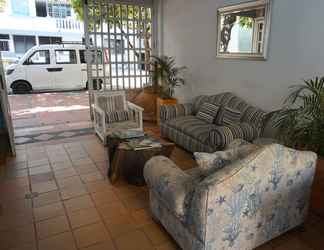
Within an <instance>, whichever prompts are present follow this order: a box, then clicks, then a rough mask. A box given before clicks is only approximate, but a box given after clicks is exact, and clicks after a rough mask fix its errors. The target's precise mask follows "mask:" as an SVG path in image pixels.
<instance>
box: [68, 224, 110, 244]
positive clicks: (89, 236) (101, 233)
mask: <svg viewBox="0 0 324 250" xmlns="http://www.w3.org/2000/svg"><path fill="white" fill-rule="evenodd" d="M73 234H74V237H75V240H76V242H77V246H78V247H79V248H83V247H88V246H91V245H93V244H96V243H99V242H104V241H107V240H110V236H109V234H108V232H107V229H106V228H105V226H104V225H103V223H97V224H92V225H88V226H84V227H81V228H79V229H76V230H74V231H73Z"/></svg>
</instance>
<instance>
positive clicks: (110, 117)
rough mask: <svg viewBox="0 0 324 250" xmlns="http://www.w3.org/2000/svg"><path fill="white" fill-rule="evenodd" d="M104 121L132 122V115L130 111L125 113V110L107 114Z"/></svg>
mask: <svg viewBox="0 0 324 250" xmlns="http://www.w3.org/2000/svg"><path fill="white" fill-rule="evenodd" d="M106 120H107V123H114V122H124V121H129V120H133V113H132V111H127V110H120V111H112V112H107V114H106Z"/></svg>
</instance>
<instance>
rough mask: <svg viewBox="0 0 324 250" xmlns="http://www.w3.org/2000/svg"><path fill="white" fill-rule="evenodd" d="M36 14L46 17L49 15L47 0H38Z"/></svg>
mask: <svg viewBox="0 0 324 250" xmlns="http://www.w3.org/2000/svg"><path fill="white" fill-rule="evenodd" d="M35 7H36V16H39V17H46V16H47V3H46V0H36V1H35Z"/></svg>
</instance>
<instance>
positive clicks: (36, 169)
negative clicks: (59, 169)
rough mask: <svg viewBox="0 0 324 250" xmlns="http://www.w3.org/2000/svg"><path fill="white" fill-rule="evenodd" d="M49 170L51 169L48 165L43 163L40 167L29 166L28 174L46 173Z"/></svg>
mask: <svg viewBox="0 0 324 250" xmlns="http://www.w3.org/2000/svg"><path fill="white" fill-rule="evenodd" d="M51 171H52V169H51V167H50V166H49V165H44V166H40V167H34V168H30V169H29V174H30V175H36V174H44V173H48V172H51Z"/></svg>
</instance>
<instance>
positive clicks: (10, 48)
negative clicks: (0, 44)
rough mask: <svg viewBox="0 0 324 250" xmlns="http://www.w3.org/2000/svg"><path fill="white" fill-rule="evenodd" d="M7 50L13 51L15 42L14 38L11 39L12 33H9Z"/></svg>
mask: <svg viewBox="0 0 324 250" xmlns="http://www.w3.org/2000/svg"><path fill="white" fill-rule="evenodd" d="M8 42H9V51H10V52H15V44H14V40H13V35H12V34H10V35H9V41H8Z"/></svg>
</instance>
